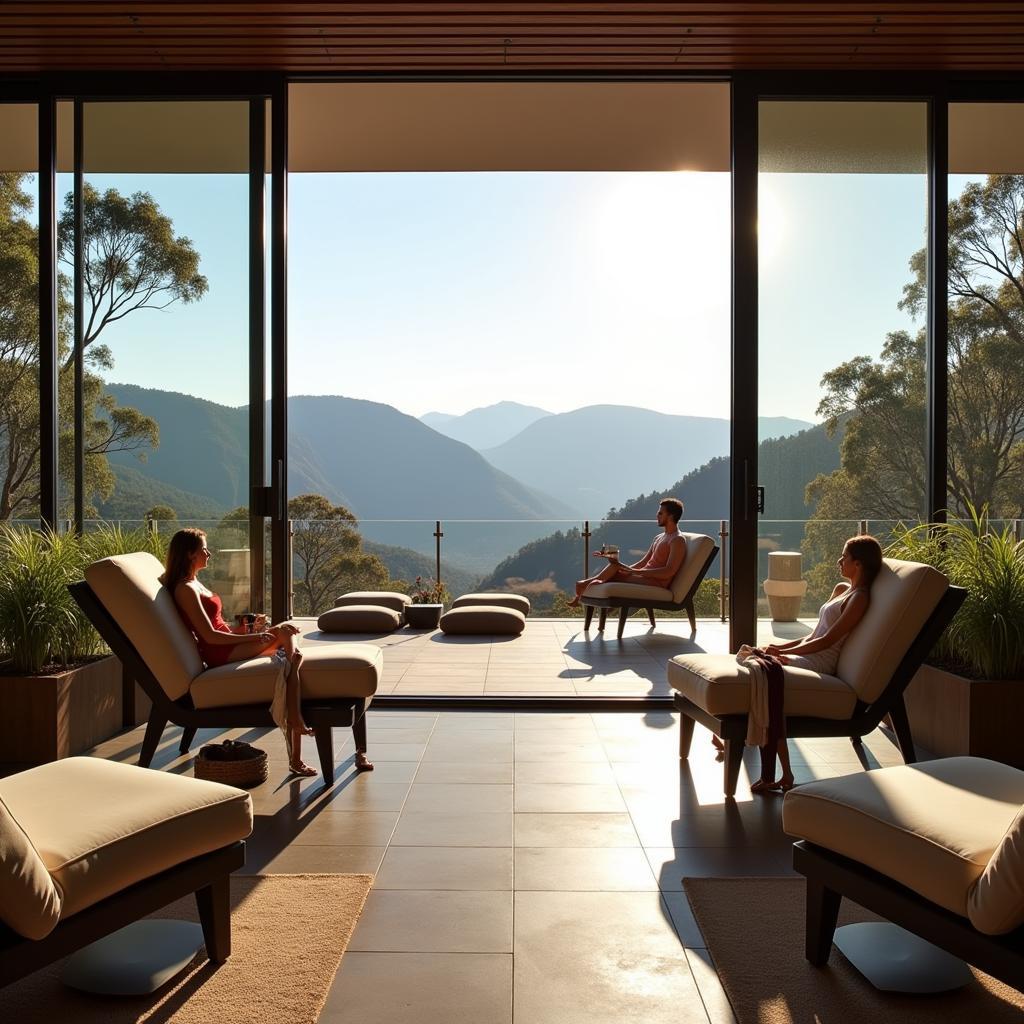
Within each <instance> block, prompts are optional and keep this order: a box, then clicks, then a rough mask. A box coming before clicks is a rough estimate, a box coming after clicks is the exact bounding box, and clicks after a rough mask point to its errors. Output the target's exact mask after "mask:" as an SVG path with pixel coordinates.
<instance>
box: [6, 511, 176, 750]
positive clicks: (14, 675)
mask: <svg viewBox="0 0 1024 1024" xmlns="http://www.w3.org/2000/svg"><path fill="white" fill-rule="evenodd" d="M157 546H159V540H158V539H156V538H154V537H153V536H152V535H151V534H149V532H148V531H144V530H137V531H122V530H120V529H116V528H102V529H100V530H98V531H96V532H95V533H90V534H87V535H86V536H84V537H79V536H77V535H76V534H73V533H65V534H59V533H55V532H52V531H42V532H40V531H37V530H29V529H25V528H18V527H11V526H7V525H3V526H0V656H2V659H3V660H2V662H0V762H3V763H10V764H41V763H43V762H44V761H52V760H56V759H57V758H61V757H69V756H70V755H72V754H76V753H81V752H82V751H83V750H87V749H88V748H89V747H92V746H94V745H95V744H97V743H100V742H102V741H103V740H105V739H107V738H109V737H110V736H112V735H114V734H115V733H116V732H118V731H119V730H120V729H121V728H122V726H123V694H122V671H121V665H120V662H118V660H117V659H116V658H114V657H112V656H111V655H110V653H109V651H108V650H107V648H106V645H105V644H104V643H103V642H102V641H101V640H100V637H99V635H98V634H97V633H96V631H95V629H93V627H92V625H91V624H90V623H89V621H88V620H87V619H86V617H85V616H84V614H83V613H82V612H81V610H80V609H79V607H78V605H77V604H76V603H75V601H74V599H73V598H72V597H71V595H70V593H69V592H68V589H67V588H68V584H70V583H74V582H76V581H78V580H80V579H82V576H83V573H84V570H85V566H86V565H88V564H89V563H90V562H92V561H94V560H95V559H97V558H102V557H105V556H106V555H110V554H116V553H121V552H125V551H135V550H139V549H150V550H153V549H154V547H157ZM154 553H157V552H156V551H154Z"/></svg>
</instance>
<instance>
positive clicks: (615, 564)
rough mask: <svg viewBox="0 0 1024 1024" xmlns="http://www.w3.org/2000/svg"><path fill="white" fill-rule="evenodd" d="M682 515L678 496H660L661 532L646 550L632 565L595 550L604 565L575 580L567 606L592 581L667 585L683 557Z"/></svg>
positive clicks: (659, 517)
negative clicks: (680, 523) (589, 574)
mask: <svg viewBox="0 0 1024 1024" xmlns="http://www.w3.org/2000/svg"><path fill="white" fill-rule="evenodd" d="M682 515H683V503H682V502H681V501H680V500H679V499H678V498H662V500H661V504H659V505H658V525H659V526H661V527H663V528H664V531H665V532H664V533H661V534H659V535H658V536H657V537H655V538H654V543H653V544H652V545H651V546H650V547H649V548H648V549H647V554H646V555H644V557H643V558H641V559H640V561H639V562H634V563H633V564H632V565H622V564H621V563H620V562H619V556H618V555H617V554H605V552H604V551H595V552H594V557H595V558H607V559H608V565H606V566H605V567H604V568H603V569H602V570H601V571H600V572H599V573H598V574H597V575H596V576H591V577H590V579H586V580H580V581H579V582H578V583H577V584H576V596H575V597H574V598H573V599H572V600H571V601H570V602H569V607H570V608H575V607H576V606H577V605H578V604H579V603H580V598H581V597H582V596H583V594H584V593H585V592H586V590H587V587H589V586H591V585H592V584H595V583H610V582H612V581H614V582H616V583H646V584H647V585H648V586H650V587H667V586H668V585H669V583H670V582H671V580H672V577H673V576H675V574H676V573H677V572H678V571H679V567H680V566H681V565H682V564H683V562H684V561H685V560H686V538H685V537H683V536H682V535H681V534H680V533H679V520H680V519H681V518H682Z"/></svg>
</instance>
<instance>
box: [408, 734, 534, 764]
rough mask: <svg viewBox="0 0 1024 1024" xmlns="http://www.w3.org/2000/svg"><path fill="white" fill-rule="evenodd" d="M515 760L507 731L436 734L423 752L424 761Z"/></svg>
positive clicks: (455, 762)
mask: <svg viewBox="0 0 1024 1024" xmlns="http://www.w3.org/2000/svg"><path fill="white" fill-rule="evenodd" d="M513 760H514V757H513V745H512V740H511V738H510V737H508V736H507V735H506V734H505V733H499V734H496V735H493V736H492V735H491V734H482V735H481V736H480V737H479V738H478V737H473V736H466V737H455V736H451V735H447V736H434V737H432V738H431V740H430V743H428V744H427V748H426V750H425V751H424V754H423V761H424V763H428V762H430V761H444V762H446V763H448V764H465V763H466V762H467V761H468V762H471V763H474V764H475V763H480V764H494V763H495V762H509V763H511V762H512V761H513Z"/></svg>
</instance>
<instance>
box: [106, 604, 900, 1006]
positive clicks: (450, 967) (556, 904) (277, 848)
mask: <svg viewBox="0 0 1024 1024" xmlns="http://www.w3.org/2000/svg"><path fill="white" fill-rule="evenodd" d="M530 627H531V628H530V630H529V631H528V633H527V634H526V636H525V638H523V639H524V640H525V642H524V643H523V644H522V649H523V650H524V653H530V654H531V655H532V652H533V648H534V647H537V648H538V650H539V651H544V650H547V651H548V652H549V653H548V655H546V656H545V657H544V658H540V659H538V662H537V663H536V664H537V666H538V667H541V666H549V668H548V674H547V675H545V678H544V680H543V681H544V682H545V683H551V682H556V681H558V680H559V679H560V678H561V674H560V673H561V671H562V670H563V669H564V670H566V671H568V670H570V669H571V668H572V667H574V666H571V665H569V663H568V661H566V662H565V664H564V665H563V666H562V668H559V667H558V666H557V665H556V664H555V661H556V659H555V658H554V657H551V656H550V652H551V651H557V650H558V649H559V648H560V646H561V644H562V643H563V641H564V640H565V639H566V638H570V639H571V637H572V636H573V635H574V634H575V633H576V629H575V625H574V624H568V625H566V624H564V623H559V622H545V621H543V620H537V621H534V622H531V623H530ZM716 630H720V632H719V634H718V635H724V627H721V629H720V627H719V626H718V625H717V624H714V625H713V626H712V627H710V628H709V626H708V624H706V623H701V624H700V627H699V631H698V635H699V637H700V639H701V641H702V642H703V643H704V644H705V646H707V647H711V648H712V649H724V645H723V646H717V645H716V646H712V644H711V639H712V637H713V636H714V635H715V634H716ZM659 631H660V626H659ZM643 632H646V630H644V631H643ZM541 637H543V642H541V641H540V638H541ZM401 639H402V636H401V634H395V638H394V639H392V641H391V643H389V644H388V645H387V646H388V652H387V655H386V660H390V661H391V662H392V669H391V673H390V675H389V680H388V681H389V683H390V684H391V685H392V687H398V686H400V685H402V684H403V682H405V683H406V685H408V686H410V687H412V686H414V685H415V686H421V685H424V684H429V685H431V686H435V685H437V684H443V685H447V686H452V685H456V686H463V687H465V688H469V687H474V686H475V687H484V688H486V687H488V686H489V685H490V684H491V683H494V684H497V683H498V682H499V680H498V679H497V675H496V676H495V677H493V678H492V677H491V676H490V675H489V670H488V667H489V665H491V664H495V667H496V668H497V667H501V666H500V665H499V664H497V663H500V662H502V660H503V659H502V658H500V657H499V658H496V659H495V661H494V662H492V661H491V659H492V658H494V652H495V650H498V651H501V652H503V651H504V650H505V649H506V648H505V645H504V644H501V645H495V646H493V647H491V649H490V653H489V654H488V659H487V665H485V666H481V665H479V664H477V663H476V662H473V663H472V664H470V663H468V662H466V663H460V662H457V661H453V662H452V663H451V664H452V665H455V666H456V667H458V666H460V665H464V666H465V674H467V675H469V674H470V673H473V674H474V675H473V678H470V679H466V680H459V681H457V682H456V683H454V684H453V683H452V682H451V680H450V679H449V680H448V681H447V682H445V679H446V678H447V673H448V671H449V669H446V667H445V661H444V659H442V658H439V657H435V652H437V651H445V652H449V651H451V650H453V649H455V647H453V646H452V645H448V644H437V645H435V644H434V642H432V641H431V638H430V636H429V635H426V636H417V637H416V638H415V639H414V640H411V641H409V646H407V647H404V648H403V646H401V645H400V640H401ZM641 639H642V637H640V636H638V635H636V634H633V635H632V636H630V637H629V638H628V639H627V640H626V641H625V642H624V644H623V645H622V647H621V648H619V646H618V644H617V643H616V642H615V641H614V633H613V634H612V639H611V640H610V641H609V640H604V641H602V640H593V639H592V640H591V641H590V643H591V645H592V647H591V648H588V650H590V653H589V654H588V655H587V657H580V655H579V654H578V653H574V654H572V657H573V658H575V659H577V660H579V661H582V662H584V664H583V665H582V666H579V667H582V668H585V669H587V670H588V671H587V674H586V676H584V675H581V676H567V677H566V678H567V679H568V680H569V682H570V683H571V685H572V686H573V687H574V688H577V687H584V686H597V687H600V686H601V685H602V682H601V680H602V679H604V678H605V677H606V676H607V675H608V673H609V672H611V673H616V672H623V673H631V674H632V675H633V676H635V678H634V679H632V682H631V684H630V685H633V686H636V687H638V688H641V687H642V688H644V690H645V692H648V691H649V688H651V687H653V686H656V685H658V684H659V683H660V682H661V680H660V679H659V676H658V673H661V674H662V675H663V673H664V660H663V659H664V658H665V657H667V655H668V651H669V648H670V647H671V644H672V641H670V640H668V639H665V640H659V641H657V642H656V643H654V644H650V643H648V644H647V645H644V644H643V643H641ZM534 641H537V642H536V643H535V642H534ZM556 641H557V642H556ZM519 642H520V641H516V643H519ZM577 642H578V643H580V644H582V643H583V641H582V640H579V641H577ZM675 642H677V643H678V642H679V641H678V638H677V639H676V641H675ZM475 646H477V647H478V648H479V647H481V645H480V644H479V643H477V644H476V645H475ZM461 647H462V645H461V644H460V645H458V649H461ZM482 649H484V650H487V647H486V646H484V647H482ZM570 649H571V650H573V651H577V650H583V648H578V649H577V648H575V647H572V646H571V645H570ZM616 650H621V651H623V652H625V653H626V659H625V660H628V661H629V662H630V664H629V665H628V666H623V665H622V664H621V663H620V664H618V666H617V663H616V662H615V661H614V659H613V653H614V651H616ZM399 652H402V653H403V655H404V654H408V653H412V652H416V653H414V654H413V656H409V657H402V658H396V657H395V656H394V655H395V654H397V653H399ZM598 653H600V654H601V658H598V657H597V656H596V655H597V654H598ZM421 658H423V661H422V668H423V669H424V671H423V672H422V673H421V672H416V671H414V670H415V669H416V668H417V667H418V666H420V665H421V662H420V659H421ZM456 658H458V654H456ZM645 659H646V660H645ZM648 661H649V662H650V664H649V665H648V664H647V662H648ZM396 662H404V664H398V665H396V664H395V663H396ZM634 663H635V664H634ZM513 668H514V669H515V671H514V672H512V673H509V674H511V675H516V674H518V675H519V676H520V677H522V678H525V677H527V676H528V674H529V672H530V671H531V670H530V669H528V668H527V667H526V666H522V665H516V666H513ZM431 670H436V671H435V672H433V674H432V672H431ZM410 673H411V674H412V675H411V676H410ZM499 674H500V673H499ZM585 678H586V679H587V680H588V681H586V682H583V681H581V680H584V679H585ZM501 682H504V680H501ZM622 682H623V681H618V680H617V681H615V682H614V685H615V686H616V687H618V686H620V685H621V683H622ZM435 692H436V690H435ZM576 692H589V691H585V690H576ZM368 719H369V742H370V754H371V756H372V758H373V760H374V762H375V763H376V766H377V767H376V770H375V771H374V772H372V773H367V774H362V775H357V774H356V773H355V772H354V770H353V767H352V753H353V750H352V741H351V733H350V732H349V731H348V730H338V731H337V734H336V744H337V748H336V758H337V762H338V775H337V781H336V783H335V785H334V786H333V788H331V789H330V790H327V789H325V788H324V787H323V785H322V783H321V782H320V781H319V780H318V779H313V780H298V779H295V778H291V777H289V776H288V775H287V774H286V772H285V760H284V749H283V744H282V742H281V741H280V739H279V737H278V736H276V735H273V734H267V733H263V732H261V731H259V730H254V731H248V732H242V731H234V732H232V733H228V734H220V735H219V736H217V734H215V733H213V732H212V731H205V732H201V733H200V734H199V736H198V737H197V739H196V743H195V745H194V747H193V750H196V749H198V747H199V745H200V743H202V742H208V741H209V740H210V739H213V738H215V736H217V738H223V737H224V736H226V735H233V736H240V735H244V736H245V738H247V739H250V740H253V741H256V742H259V744H260V746H262V747H263V748H264V749H266V750H267V752H268V754H269V755H270V759H271V765H270V778H269V780H268V781H267V782H266V783H265V784H263V785H262V786H259V787H257V788H255V789H254V790H252V791H251V792H252V796H253V802H254V808H255V813H256V822H255V829H254V832H253V836H252V838H251V839H250V841H249V843H248V850H247V864H246V867H245V869H244V870H245V871H247V872H250V873H274V872H284V873H295V872H372V873H374V874H375V875H376V878H375V881H374V886H373V889H372V891H371V893H370V896H369V899H368V901H367V905H366V909H365V911H364V913H363V915H362V917H361V919H360V921H359V923H358V925H357V927H356V931H355V934H354V935H353V938H352V942H351V944H350V945H349V948H348V952H347V953H346V954H345V956H344V959H343V960H342V964H341V968H340V969H339V971H338V974H337V976H336V978H335V981H334V985H333V988H332V990H331V993H330V996H329V998H328V1001H327V1005H326V1007H325V1009H324V1012H323V1014H322V1016H321V1018H320V1019H321V1022H322V1024H406V1022H408V1024H450V1022H452V1021H471V1022H473V1024H512V1022H515V1024H556V1022H557V1024H575V1022H580V1024H584V1022H585V1024H622V1022H623V1021H624V1020H637V1021H643V1022H644V1024H662V1022H665V1024H667V1022H671V1024H680V1022H686V1024H690V1022H693V1024H721V1022H729V1021H732V1020H733V1017H732V1012H731V1010H730V1008H729V1005H728V1002H727V1000H726V998H725V996H724V993H723V990H722V988H721V986H720V984H719V982H718V977H717V974H716V972H715V969H714V966H713V964H712V963H711V961H710V958H709V956H708V954H707V951H706V949H705V948H704V940H703V938H702V936H701V934H700V931H699V929H698V928H697V926H696V923H695V922H694V920H693V917H692V916H691V914H690V911H689V907H688V905H687V901H686V897H685V895H684V894H683V892H682V878H683V877H684V876H687V875H689V876H694V875H713V876H724V875H730V876H736V875H755V876H764V875H786V874H790V873H791V868H790V856H791V855H790V840H789V839H788V838H787V837H786V836H785V835H784V834H783V832H782V828H781V824H780V822H781V809H782V799H781V798H780V797H778V796H774V797H762V798H757V797H752V796H751V795H750V793H749V791H748V782H749V779H748V776H751V777H752V775H753V773H754V772H755V771H756V768H755V765H756V756H757V755H756V751H753V750H749V751H748V752H747V758H746V761H745V767H744V775H743V776H741V779H740V786H739V790H738V796H737V799H736V800H735V801H726V800H724V798H723V796H722V766H721V764H719V763H716V761H715V760H714V751H713V749H712V747H711V744H710V742H709V737H708V734H707V732H706V731H705V730H703V729H702V728H700V727H699V726H698V728H697V732H696V735H695V738H694V744H693V752H692V754H691V757H690V759H689V761H688V762H682V763H681V762H680V761H679V757H678V747H677V744H678V718H677V716H676V715H674V714H672V713H670V712H667V711H651V712H648V713H646V714H645V713H641V712H620V713H599V714H598V713H594V714H588V713H572V712H564V711H562V712H517V713H511V712H502V711H498V710H496V711H494V712H459V711H441V712H436V711H410V710H386V711H374V710H371V711H370V713H369V716H368ZM179 735H180V733H179V730H177V729H168V730H167V732H166V733H165V735H164V738H163V742H162V744H161V747H160V751H159V752H158V755H157V758H156V760H155V762H154V767H159V768H163V769H165V770H169V771H174V772H180V773H183V774H188V773H190V771H191V757H190V756H189V757H181V756H179V755H178V753H177V744H178V738H179ZM141 740H142V729H141V728H139V729H135V730H133V731H131V732H128V733H125V734H123V735H121V736H119V737H116V738H115V739H113V740H110V741H108V742H107V743H104V744H102V745H101V746H99V747H98V748H96V750H94V751H93V753H94V754H95V755H98V756H102V757H110V758H113V759H115V760H127V761H134V760H135V757H136V756H137V753H138V750H139V746H140V743H141ZM792 747H793V761H794V766H795V769H796V777H797V781H798V782H806V781H809V780H812V779H815V778H824V777H829V776H834V775H842V774H848V773H851V772H859V771H862V770H863V769H864V767H865V765H864V764H862V763H861V762H860V761H858V759H857V757H856V754H855V752H854V749H853V747H852V746H851V744H850V743H849V742H848V741H847V740H843V739H821V740H798V741H795V742H794V743H793V744H792ZM864 753H865V761H866V766H867V767H877V766H880V765H889V764H896V763H899V762H900V758H899V754H898V753H897V751H896V749H895V747H894V746H893V744H892V743H891V742H890V740H889V738H888V737H887V736H885V735H883V734H882V733H880V732H876V733H874V734H872V735H871V736H869V737H867V738H866V741H865V745H864ZM306 759H307V760H308V761H310V763H313V764H315V763H316V759H315V751H314V749H313V746H312V744H310V746H309V749H308V750H307V751H306ZM759 962H760V961H757V959H756V958H755V959H754V960H752V963H753V964H754V965H755V968H757V963H759ZM757 969H761V968H757ZM764 969H767V970H770V966H766V967H765V968H764Z"/></svg>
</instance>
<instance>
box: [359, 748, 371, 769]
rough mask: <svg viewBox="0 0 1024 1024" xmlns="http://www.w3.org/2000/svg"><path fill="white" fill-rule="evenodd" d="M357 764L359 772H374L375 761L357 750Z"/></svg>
mask: <svg viewBox="0 0 1024 1024" xmlns="http://www.w3.org/2000/svg"><path fill="white" fill-rule="evenodd" d="M355 766H356V771H357V772H372V771H373V762H372V761H371V760H370V759H369V758H368V757H367V756H366V755H365V754H364V753H363V752H362V751H361V750H357V751H356V756H355Z"/></svg>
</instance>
